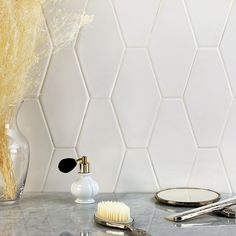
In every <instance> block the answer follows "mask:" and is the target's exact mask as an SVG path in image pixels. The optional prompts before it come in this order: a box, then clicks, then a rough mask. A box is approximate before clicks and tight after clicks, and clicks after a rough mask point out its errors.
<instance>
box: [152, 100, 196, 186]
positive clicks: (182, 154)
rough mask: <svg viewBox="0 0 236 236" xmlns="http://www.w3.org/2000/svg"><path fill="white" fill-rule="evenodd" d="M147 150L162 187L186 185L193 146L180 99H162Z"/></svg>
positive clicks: (193, 151) (192, 139) (193, 150)
mask: <svg viewBox="0 0 236 236" xmlns="http://www.w3.org/2000/svg"><path fill="white" fill-rule="evenodd" d="M149 150H150V155H151V158H152V160H153V164H154V168H155V170H156V173H157V176H158V180H159V183H160V186H161V187H162V188H169V187H174V186H186V183H187V178H188V176H189V173H190V170H191V167H192V165H193V160H194V156H195V153H196V145H195V142H194V137H193V134H192V131H191V127H190V124H189V121H188V119H187V117H186V112H185V109H184V105H183V102H182V101H181V100H177V99H168V100H163V101H162V104H161V107H160V111H159V116H158V119H157V123H156V125H155V128H154V132H153V135H152V137H151V141H150V146H149Z"/></svg>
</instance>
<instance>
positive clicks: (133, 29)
mask: <svg viewBox="0 0 236 236" xmlns="http://www.w3.org/2000/svg"><path fill="white" fill-rule="evenodd" d="M113 3H114V6H115V9H116V12H117V16H118V20H119V22H120V25H121V29H122V32H123V34H124V37H125V40H126V43H127V45H128V46H131V47H137V46H139V47H140V46H146V45H147V42H148V39H149V34H150V32H151V29H152V25H153V23H154V20H155V17H156V14H157V11H158V8H159V4H160V0H149V1H147V0H129V1H127V0H113Z"/></svg>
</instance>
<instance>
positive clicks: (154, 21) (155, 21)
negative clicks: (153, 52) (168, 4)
mask: <svg viewBox="0 0 236 236" xmlns="http://www.w3.org/2000/svg"><path fill="white" fill-rule="evenodd" d="M162 4H163V0H160V2H159V4H158V8H157V11H156V15H155V17H154V19H153V23H152V27H151V30H150V32H149V35H148V39H147V47H148V46H149V45H150V43H151V38H152V33H153V30H154V28H155V25H156V24H157V21H158V20H157V19H158V15H159V12H160V9H161V6H162Z"/></svg>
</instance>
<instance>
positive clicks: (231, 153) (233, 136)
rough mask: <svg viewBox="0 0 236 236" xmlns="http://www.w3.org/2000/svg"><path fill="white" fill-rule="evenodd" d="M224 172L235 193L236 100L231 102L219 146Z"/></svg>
mask: <svg viewBox="0 0 236 236" xmlns="http://www.w3.org/2000/svg"><path fill="white" fill-rule="evenodd" d="M220 148H221V152H222V156H223V160H224V163H225V166H226V170H227V173H228V176H229V179H230V182H231V185H232V188H233V192H234V193H235V192H236V171H235V166H236V158H235V157H236V100H234V101H233V105H232V110H231V112H230V116H229V120H228V123H227V126H226V129H225V132H224V134H223V138H222V142H221V145H220Z"/></svg>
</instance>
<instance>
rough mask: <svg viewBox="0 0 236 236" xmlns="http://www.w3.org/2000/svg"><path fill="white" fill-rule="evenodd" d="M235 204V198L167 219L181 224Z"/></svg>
mask: <svg viewBox="0 0 236 236" xmlns="http://www.w3.org/2000/svg"><path fill="white" fill-rule="evenodd" d="M235 204H236V197H233V198H229V199H226V200H223V201H220V202H216V203H212V204H208V205H206V206H202V207H198V208H195V209H193V210H188V211H184V212H182V213H179V214H174V215H170V216H168V217H166V219H168V220H171V221H175V222H180V221H184V220H188V219H192V218H195V217H197V216H200V215H203V214H207V213H211V212H214V211H217V210H220V209H224V208H225V207H228V206H232V205H235Z"/></svg>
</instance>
